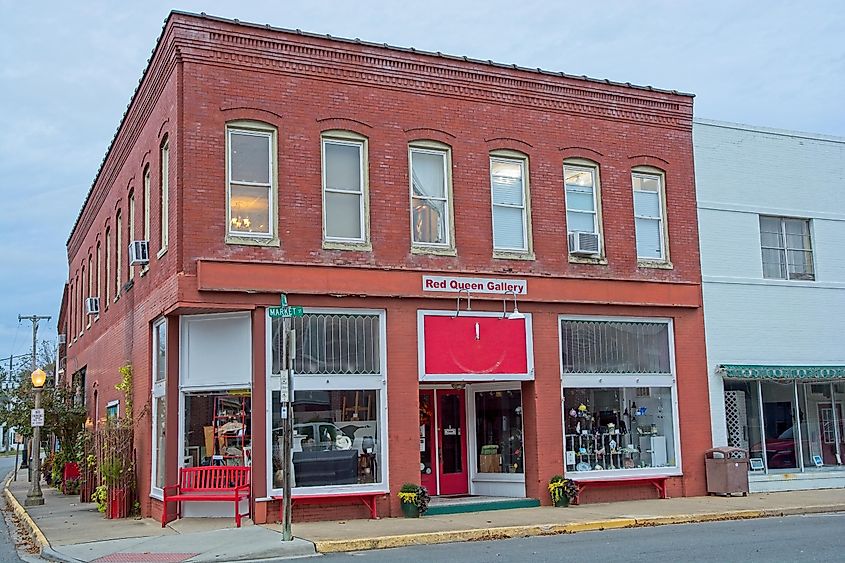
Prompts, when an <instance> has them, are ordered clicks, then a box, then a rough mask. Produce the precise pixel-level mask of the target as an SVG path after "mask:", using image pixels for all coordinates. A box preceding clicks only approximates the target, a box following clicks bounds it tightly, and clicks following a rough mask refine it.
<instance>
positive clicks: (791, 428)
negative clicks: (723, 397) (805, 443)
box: [760, 381, 799, 470]
mask: <svg viewBox="0 0 845 563" xmlns="http://www.w3.org/2000/svg"><path fill="white" fill-rule="evenodd" d="M760 389H761V392H762V394H763V426H764V428H765V435H766V444H765V445H766V460H767V467H768V468H769V470H772V469H775V470H777V469H797V468H798V467H799V465H798V425H797V422H798V420H797V418H796V415H797V408H796V405H795V384H794V383H793V382H791V381H790V382H787V383H777V382H774V381H764V382H761V383H760Z"/></svg>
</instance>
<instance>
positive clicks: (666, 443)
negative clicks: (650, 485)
mask: <svg viewBox="0 0 845 563" xmlns="http://www.w3.org/2000/svg"><path fill="white" fill-rule="evenodd" d="M563 404H564V407H565V415H564V418H565V421H566V422H565V441H566V449H565V455H566V469H567V470H569V471H600V470H608V469H644V468H652V467H675V466H676V465H677V462H676V458H675V440H674V435H675V432H674V420H673V413H672V391H671V389H669V388H665V387H622V388H603V389H565V390H564V398H563Z"/></svg>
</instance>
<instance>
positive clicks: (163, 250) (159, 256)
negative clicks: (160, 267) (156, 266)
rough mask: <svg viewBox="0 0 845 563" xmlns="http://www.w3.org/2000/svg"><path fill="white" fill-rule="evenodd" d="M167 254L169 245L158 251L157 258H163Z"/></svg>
mask: <svg viewBox="0 0 845 563" xmlns="http://www.w3.org/2000/svg"><path fill="white" fill-rule="evenodd" d="M165 254H167V247H166V246H165V247H164V248H162V249H161V250H159V251H158V253H156V258H161V257H162V256H164V255H165Z"/></svg>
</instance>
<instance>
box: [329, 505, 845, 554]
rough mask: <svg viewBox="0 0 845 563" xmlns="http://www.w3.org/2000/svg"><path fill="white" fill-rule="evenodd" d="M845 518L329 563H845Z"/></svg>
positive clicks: (692, 527)
mask: <svg viewBox="0 0 845 563" xmlns="http://www.w3.org/2000/svg"><path fill="white" fill-rule="evenodd" d="M843 531H845V513H838V514H818V515H815V514H814V515H807V516H788V517H785V518H762V519H758V520H738V521H730V522H708V523H703V524H681V525H674V526H656V527H653V528H633V529H626V530H609V531H606V532H582V533H578V534H570V535H562V536H548V537H537V538H520V539H511V540H498V541H484V542H467V543H453V544H441V545H426V546H416V547H405V548H399V549H384V550H378V551H367V552H360V553H343V554H331V555H326V556H324V557H322V558H321V561H323V562H325V563H329V562H347V563H355V562H356V561H374V562H379V561H384V562H388V561H389V562H391V563H401V562H403V561H408V562H414V563H420V562H425V563H436V562H439V561H448V562H450V563H455V562H457V561H472V562H473V563H488V562H489V563H517V562H522V561H532V562H534V561H537V562H549V563H551V562H562V561H572V562H578V563H583V562H584V561H603V562H605V561H606V562H611V561H619V562H624V563H636V562H643V563H660V562H664V561H684V562H685V563H688V562H693V561H708V562H711V561H731V562H733V561H736V562H742V563H753V562H758V561H759V562H763V561H765V562H766V563H771V562H779V561H784V562H790V563H795V562H803V561H825V562H830V561H845V534H843Z"/></svg>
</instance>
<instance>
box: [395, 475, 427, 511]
mask: <svg viewBox="0 0 845 563" xmlns="http://www.w3.org/2000/svg"><path fill="white" fill-rule="evenodd" d="M399 500H401V501H402V514H403V515H404V516H405V518H419V517H420V515H421V514H425V511H426V510H428V502H429V501H430V500H431V497H430V496H429V494H428V489H426V488H425V487H423V486H421V485H415V484H414V483H405V484H404V485H402V489H401V490H400V491H399Z"/></svg>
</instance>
